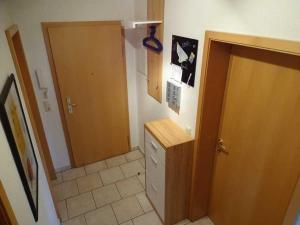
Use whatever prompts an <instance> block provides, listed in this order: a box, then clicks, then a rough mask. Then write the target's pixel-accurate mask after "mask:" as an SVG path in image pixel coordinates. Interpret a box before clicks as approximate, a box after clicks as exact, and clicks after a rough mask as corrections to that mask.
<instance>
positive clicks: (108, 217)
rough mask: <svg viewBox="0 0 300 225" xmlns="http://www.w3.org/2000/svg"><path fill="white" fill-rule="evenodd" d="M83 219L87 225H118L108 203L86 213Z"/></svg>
mask: <svg viewBox="0 0 300 225" xmlns="http://www.w3.org/2000/svg"><path fill="white" fill-rule="evenodd" d="M85 219H86V223H87V225H118V223H117V219H116V217H115V215H114V212H113V210H112V208H111V206H110V205H108V206H104V207H102V208H100V209H97V210H94V211H92V212H89V213H87V214H86V215H85Z"/></svg>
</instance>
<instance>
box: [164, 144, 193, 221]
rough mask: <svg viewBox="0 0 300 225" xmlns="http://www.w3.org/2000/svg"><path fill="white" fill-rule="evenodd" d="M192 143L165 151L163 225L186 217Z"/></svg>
mask: <svg viewBox="0 0 300 225" xmlns="http://www.w3.org/2000/svg"><path fill="white" fill-rule="evenodd" d="M193 143H194V142H193V141H191V142H187V143H184V144H181V145H177V146H174V147H171V148H172V149H168V150H167V155H166V196H165V201H166V203H165V225H171V224H175V223H177V222H179V221H181V220H183V219H185V218H187V216H188V210H189V197H190V184H191V171H192V153H193Z"/></svg>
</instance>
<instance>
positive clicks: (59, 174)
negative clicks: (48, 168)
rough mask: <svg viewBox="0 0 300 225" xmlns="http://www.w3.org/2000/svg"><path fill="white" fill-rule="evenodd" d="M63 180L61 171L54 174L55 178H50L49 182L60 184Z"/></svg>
mask: <svg viewBox="0 0 300 225" xmlns="http://www.w3.org/2000/svg"><path fill="white" fill-rule="evenodd" d="M62 182H63V179H62V174H61V173H57V174H56V179H55V180H51V184H52V186H53V185H57V184H61V183H62Z"/></svg>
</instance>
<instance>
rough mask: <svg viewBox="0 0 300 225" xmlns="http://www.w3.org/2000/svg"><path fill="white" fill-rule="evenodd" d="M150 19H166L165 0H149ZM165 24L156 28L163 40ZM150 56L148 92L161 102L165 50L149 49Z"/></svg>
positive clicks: (160, 38) (148, 55)
mask: <svg viewBox="0 0 300 225" xmlns="http://www.w3.org/2000/svg"><path fill="white" fill-rule="evenodd" d="M147 7H148V20H162V21H163V20H164V0H148V1H147ZM163 32H164V26H163V24H160V25H158V26H157V29H156V37H157V38H158V39H159V40H160V41H161V42H163ZM147 57H148V94H149V95H150V96H152V97H153V98H155V99H156V100H157V101H159V102H161V95H162V61H163V51H162V52H160V53H156V52H154V51H151V50H148V51H147Z"/></svg>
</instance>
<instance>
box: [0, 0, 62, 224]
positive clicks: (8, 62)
mask: <svg viewBox="0 0 300 225" xmlns="http://www.w3.org/2000/svg"><path fill="white" fill-rule="evenodd" d="M10 25H12V19H11V17H10V15H9V9H8V7H7V1H4V0H0V90H2V87H3V85H4V83H5V81H6V79H7V77H8V75H9V74H11V73H15V69H14V65H13V61H12V58H11V55H10V51H9V48H8V45H7V40H6V37H5V33H4V31H5V29H6V28H8V27H9V26H10ZM23 105H24V103H23ZM25 114H26V116H27V121H29V120H28V115H27V111H26V112H25ZM0 124H1V123H0ZM29 129H30V132H31V134H32V128H31V125H30V123H29ZM31 136H32V137H33V135H31ZM33 144H34V148H35V149H37V146H36V142H35V140H34V139H33ZM0 155H1V157H0V180H1V182H2V183H3V186H4V189H5V191H6V193H7V195H8V199H9V201H10V203H11V205H12V208H13V210H14V212H15V215H16V218H17V220H18V222H19V224H20V225H29V224H30V225H33V224H38V225H58V224H59V222H58V218H57V216H56V213H55V209H54V206H53V201H52V199H51V195H50V191H49V187H48V184H47V180H46V176H45V172H44V169H43V167H42V163H41V160H40V156H39V153H38V151H36V156H37V160H38V164H39V166H40V170H39V171H40V173H39V191H40V193H39V204H40V206H39V222H38V223H35V222H34V219H33V216H32V212H31V209H30V207H29V204H28V201H27V197H26V195H25V192H24V189H23V186H22V183H21V180H20V176H19V174H18V171H17V169H16V166H15V163H14V160H13V157H12V154H11V151H10V148H9V145H8V143H7V139H6V136H5V133H4V130H3V128H2V125H0Z"/></svg>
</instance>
